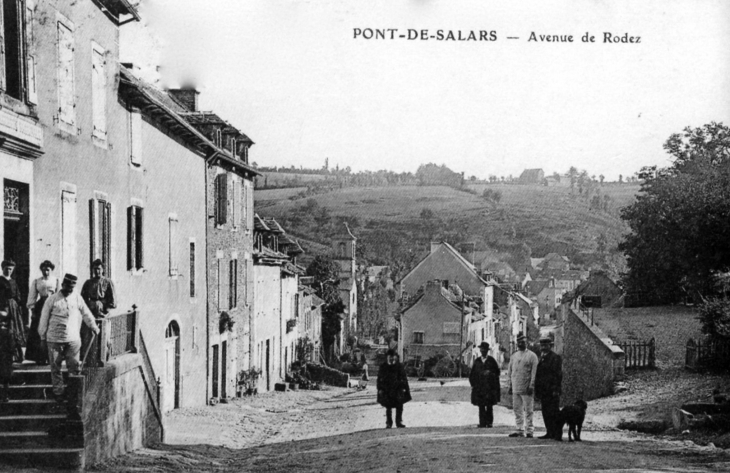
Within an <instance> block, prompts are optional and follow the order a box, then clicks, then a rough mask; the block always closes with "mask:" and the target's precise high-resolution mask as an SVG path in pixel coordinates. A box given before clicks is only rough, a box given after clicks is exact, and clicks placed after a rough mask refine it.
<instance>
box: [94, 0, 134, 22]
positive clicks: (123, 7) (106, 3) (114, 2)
mask: <svg viewBox="0 0 730 473" xmlns="http://www.w3.org/2000/svg"><path fill="white" fill-rule="evenodd" d="M98 2H99V3H100V4H101V6H102V7H103V8H104V9H105V10H106V11H105V13H107V14H111V15H112V16H113V17H114V19H115V20H116V21H117V23H119V24H120V25H123V24H125V23H128V22H130V21H139V20H140V19H141V18H140V16H139V13H137V8H136V7H135V6H133V5H132V4H131V3H130V2H129V0H98ZM137 3H139V2H137ZM120 15H132V18H130V19H128V20H124V21H121V22H120V20H119V16H120Z"/></svg>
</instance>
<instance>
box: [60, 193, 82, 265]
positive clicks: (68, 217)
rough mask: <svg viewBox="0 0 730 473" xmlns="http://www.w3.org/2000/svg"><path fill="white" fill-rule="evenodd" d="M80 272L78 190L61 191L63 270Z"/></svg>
mask: <svg viewBox="0 0 730 473" xmlns="http://www.w3.org/2000/svg"><path fill="white" fill-rule="evenodd" d="M64 273H70V274H78V272H77V268H76V192H71V191H66V190H64V191H62V192H61V272H60V274H64Z"/></svg>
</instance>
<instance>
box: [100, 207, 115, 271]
mask: <svg viewBox="0 0 730 473" xmlns="http://www.w3.org/2000/svg"><path fill="white" fill-rule="evenodd" d="M101 210H102V212H104V213H103V215H104V220H103V222H104V225H103V226H102V230H103V232H104V233H103V236H102V240H101V243H102V253H101V258H102V259H101V260H102V261H103V262H104V265H105V266H106V269H105V271H104V274H105V275H106V277H108V278H110V277H112V203H111V202H103V203H102V207H101Z"/></svg>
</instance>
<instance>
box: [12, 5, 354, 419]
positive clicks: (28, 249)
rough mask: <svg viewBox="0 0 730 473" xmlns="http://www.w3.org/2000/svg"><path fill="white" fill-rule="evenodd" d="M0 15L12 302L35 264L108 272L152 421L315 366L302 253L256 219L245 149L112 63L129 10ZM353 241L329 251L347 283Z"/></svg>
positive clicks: (315, 323)
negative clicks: (152, 401) (146, 374)
mask: <svg viewBox="0 0 730 473" xmlns="http://www.w3.org/2000/svg"><path fill="white" fill-rule="evenodd" d="M0 3H2V7H3V8H2V18H3V22H2V26H1V27H2V31H0V33H2V36H1V39H2V41H3V46H4V47H2V48H0V66H1V67H0V180H2V185H3V196H4V209H3V210H4V212H3V224H2V226H0V254H2V255H3V258H5V259H13V260H15V261H16V263H17V270H16V272H15V274H14V276H15V278H16V279H17V282H18V285H19V287H20V288H21V291H27V288H28V287H29V282H30V281H31V280H33V278H35V277H37V274H36V273H37V269H36V268H38V266H39V264H40V262H41V261H44V260H50V261H52V262H54V263H55V264H56V273H57V274H58V275H63V274H64V273H72V274H76V275H77V276H78V277H79V278H80V279H82V280H83V279H84V278H85V277H88V276H89V275H90V271H91V262H92V261H93V260H95V259H97V258H98V259H101V260H102V261H104V263H105V265H106V273H107V276H109V277H111V278H112V279H113V281H114V283H115V285H116V288H117V293H118V298H119V301H118V308H119V310H120V311H123V310H128V309H129V308H131V307H133V306H136V307H137V308H138V313H139V316H138V324H139V330H140V333H141V336H142V338H143V339H144V344H145V346H146V348H147V351H148V352H149V358H150V360H151V364H152V367H153V369H154V371H155V373H157V375H158V377H159V378H160V379H161V381H162V385H163V389H164V390H165V392H166V393H167V395H166V396H165V397H164V403H165V405H164V406H162V407H163V410H170V409H174V408H177V407H181V406H193V405H202V404H205V403H206V402H208V401H210V400H211V399H212V398H226V397H231V396H234V395H235V394H236V392H237V389H238V385H237V378H238V374H239V373H241V372H245V371H258V370H260V371H261V376H260V381H259V386H258V387H259V389H261V390H265V389H272V388H273V384H274V383H276V382H278V381H280V380H282V379H283V378H284V377H285V375H286V371H287V368H288V366H289V365H290V364H291V362H292V361H294V360H295V359H297V356H298V355H297V353H305V352H306V353H309V354H310V355H309V356H312V357H314V356H315V354H316V353H318V351H319V344H320V338H321V335H320V331H321V321H320V319H321V306H322V301H321V300H319V298H317V297H316V295H315V294H314V291H313V290H312V289H311V288H308V287H307V286H305V285H303V284H301V282H300V277H301V276H302V275H303V273H304V269H303V268H302V267H301V266H299V265H298V264H297V257H298V256H299V255H300V254H301V253H302V248H301V246H299V244H298V243H297V241H296V240H294V239H292V238H290V237H289V236H288V235H287V234H286V232H285V230H284V229H283V228H282V227H281V226H280V225H279V224H278V223H277V222H276V221H275V220H273V219H267V218H263V217H259V216H258V215H256V214H255V213H254V208H253V201H254V197H253V180H254V178H255V177H256V176H257V175H259V173H258V172H257V171H256V169H255V168H254V167H253V166H252V165H251V164H250V161H249V152H250V149H251V147H252V146H253V145H254V142H253V141H252V140H251V139H250V138H249V137H248V136H247V135H246V134H244V133H243V132H242V131H241V130H239V129H238V128H236V127H235V126H233V125H231V124H230V123H229V122H228V121H226V120H224V119H223V118H221V117H220V116H219V115H217V114H216V113H214V112H211V111H202V110H200V109H199V108H198V92H197V91H196V90H194V89H187V88H181V89H170V90H165V91H163V90H161V89H159V88H157V87H155V86H153V85H151V84H149V83H146V82H145V81H143V80H142V79H141V78H140V77H139V74H138V73H137V70H136V69H135V68H134V66H133V65H132V64H121V63H120V62H119V42H120V41H119V40H120V28H123V27H124V26H123V25H124V24H126V23H128V22H131V21H135V20H139V15H138V13H137V11H136V9H135V8H134V7H133V6H131V5H130V3H129V2H127V1H119V0H83V1H79V2H66V1H61V0H13V1H7V0H6V1H3V2H0ZM348 233H349V232H348ZM354 241H355V238H354V237H353V236H352V235H351V234H349V235H348V236H345V238H344V239H340V240H336V242H335V244H336V245H337V248H339V247H340V244H342V245H343V248H344V249H343V250H342V251H341V253H340V255H341V259H340V261H342V267H343V273H344V272H345V270H346V269H347V268H348V265H347V261H352V267H354ZM348 251H349V253H348ZM348 274H349V273H348ZM351 281H352V282H353V284H354V276H353V277H352V278H351ZM354 290H355V289H353V288H352V287H351V288H350V289H349V290H348V288H347V287H343V293H347V296H348V301H350V300H352V301H354V300H355V299H354V295H351V292H354ZM23 295H25V294H23ZM354 305H355V304H354V302H353V303H350V305H348V308H349V311H350V314H351V315H350V318H351V319H353V318H354V314H355V311H356V307H355V306H354ZM303 344H308V345H309V348H308V349H307V350H301V349H299V348H298V347H299V346H301V345H303ZM298 350H299V351H298Z"/></svg>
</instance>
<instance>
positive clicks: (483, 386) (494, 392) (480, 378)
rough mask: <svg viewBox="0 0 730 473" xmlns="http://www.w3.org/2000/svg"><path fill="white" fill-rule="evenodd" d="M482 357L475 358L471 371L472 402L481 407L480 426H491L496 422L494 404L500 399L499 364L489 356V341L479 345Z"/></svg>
mask: <svg viewBox="0 0 730 473" xmlns="http://www.w3.org/2000/svg"><path fill="white" fill-rule="evenodd" d="M479 351H480V352H481V353H482V356H481V358H477V359H476V360H474V364H473V365H472V367H471V373H469V384H470V385H471V403H472V404H474V405H475V406H477V407H478V408H479V427H480V428H484V427H491V426H492V422H494V414H493V412H492V406H494V405H495V404H497V403H498V402H499V400H500V398H499V396H500V388H499V364H497V360H495V359H494V358H492V357H491V356H489V343H487V342H482V343H481V345H479Z"/></svg>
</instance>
